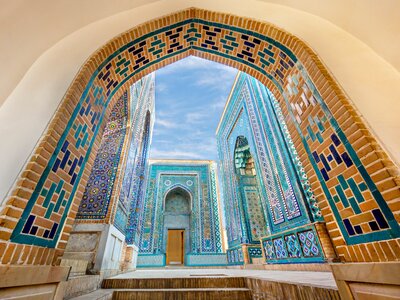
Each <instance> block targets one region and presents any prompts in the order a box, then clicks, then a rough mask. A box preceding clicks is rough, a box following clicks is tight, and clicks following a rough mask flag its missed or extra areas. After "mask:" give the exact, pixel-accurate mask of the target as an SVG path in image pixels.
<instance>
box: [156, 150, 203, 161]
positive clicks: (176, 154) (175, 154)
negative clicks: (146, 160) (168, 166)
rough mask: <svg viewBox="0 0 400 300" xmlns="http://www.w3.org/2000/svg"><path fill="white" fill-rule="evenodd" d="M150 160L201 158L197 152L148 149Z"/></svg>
mask: <svg viewBox="0 0 400 300" xmlns="http://www.w3.org/2000/svg"><path fill="white" fill-rule="evenodd" d="M150 157H151V158H192V159H202V158H203V156H202V155H200V154H199V153H197V152H191V151H180V150H160V149H156V148H151V149H150Z"/></svg>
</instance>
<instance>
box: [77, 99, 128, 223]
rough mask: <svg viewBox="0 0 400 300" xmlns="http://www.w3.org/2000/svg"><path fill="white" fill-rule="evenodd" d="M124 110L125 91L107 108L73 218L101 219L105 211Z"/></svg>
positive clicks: (118, 152)
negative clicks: (102, 129) (104, 121)
mask: <svg viewBox="0 0 400 300" xmlns="http://www.w3.org/2000/svg"><path fill="white" fill-rule="evenodd" d="M127 114H128V96H127V93H125V94H124V96H123V97H121V98H120V99H119V100H118V101H117V102H116V104H115V105H114V107H113V108H112V110H111V114H110V119H109V122H108V123H107V124H106V127H105V129H104V134H103V138H102V140H101V144H100V147H99V150H98V152H97V156H96V159H95V160H94V165H93V168H92V171H91V173H90V176H89V180H88V183H87V184H86V188H85V191H84V193H83V197H82V201H81V203H80V205H79V209H78V214H77V216H76V218H77V219H104V218H105V217H106V215H107V212H108V206H109V203H110V199H111V193H112V191H113V186H114V180H115V176H116V173H117V169H118V164H119V161H120V156H121V151H122V146H123V144H124V140H125V135H126V122H127V117H128V115H127Z"/></svg>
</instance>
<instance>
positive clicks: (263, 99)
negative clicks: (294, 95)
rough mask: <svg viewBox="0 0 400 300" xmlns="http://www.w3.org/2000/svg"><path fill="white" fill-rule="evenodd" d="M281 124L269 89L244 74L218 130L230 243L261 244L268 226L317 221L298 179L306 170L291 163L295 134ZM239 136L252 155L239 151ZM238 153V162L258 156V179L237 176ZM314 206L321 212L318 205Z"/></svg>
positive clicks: (271, 228)
mask: <svg viewBox="0 0 400 300" xmlns="http://www.w3.org/2000/svg"><path fill="white" fill-rule="evenodd" d="M282 123H283V124H284V120H278V119H277V118H276V117H275V112H274V108H273V106H272V103H270V97H269V94H268V90H267V89H266V88H265V87H264V86H262V85H261V84H260V83H259V82H258V81H256V80H255V79H253V78H251V77H250V76H248V75H246V74H245V73H241V74H240V75H239V77H238V79H237V81H236V83H235V86H234V88H233V90H232V94H231V97H230V99H229V102H228V105H227V108H226V113H225V114H224V115H223V117H222V119H221V123H220V126H219V128H218V130H217V145H218V146H217V148H218V154H219V158H220V164H221V166H220V167H221V172H222V174H224V176H223V179H224V180H223V181H222V182H223V191H224V202H225V215H226V220H227V233H228V243H229V246H230V247H234V246H236V245H238V244H239V243H258V242H259V239H260V238H261V237H262V236H266V235H267V234H268V228H269V231H270V232H271V233H277V232H281V231H284V230H287V229H288V228H291V227H296V226H301V225H304V224H307V223H309V222H311V221H312V220H314V219H311V220H310V217H309V214H308V213H307V212H308V211H311V210H312V209H311V206H312V204H311V202H310V201H308V200H309V199H308V198H305V197H304V196H303V194H306V193H305V192H303V190H302V189H303V187H304V185H300V184H299V183H298V182H300V180H298V179H297V178H299V176H301V178H303V179H304V175H305V174H304V171H303V173H300V172H298V170H296V169H295V168H294V167H293V164H291V163H290V161H291V160H298V157H297V155H295V153H293V152H289V151H288V150H287V148H286V142H287V141H288V140H289V141H290V135H288V134H286V136H285V137H284V136H283V135H282V133H281V128H280V126H281V124H282ZM239 139H240V141H241V143H240V147H241V148H240V149H244V148H243V147H248V149H249V150H246V151H249V154H246V153H245V152H243V153H239V152H237V151H236V146H237V140H239ZM246 149H247V148H246ZM234 151H235V163H239V162H240V163H241V164H242V165H244V164H245V163H246V162H245V158H247V159H248V158H249V157H250V158H253V160H254V169H255V174H256V176H255V177H254V178H250V177H249V176H243V175H240V176H239V175H235V174H234V166H233V165H232V164H233V162H232V157H233V152H234ZM292 157H294V158H292ZM278 170H279V172H278ZM308 196H310V195H308ZM308 196H306V197H308ZM241 203H242V204H241ZM314 210H315V211H318V213H319V214H320V212H319V209H318V210H316V209H314ZM267 212H268V213H267ZM312 217H314V215H312ZM266 220H267V222H266Z"/></svg>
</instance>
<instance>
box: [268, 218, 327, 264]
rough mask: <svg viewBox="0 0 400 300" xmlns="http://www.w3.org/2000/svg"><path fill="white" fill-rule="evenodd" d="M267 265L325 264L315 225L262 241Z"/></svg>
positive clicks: (272, 236)
mask: <svg viewBox="0 0 400 300" xmlns="http://www.w3.org/2000/svg"><path fill="white" fill-rule="evenodd" d="M261 245H262V247H263V250H264V254H265V262H267V263H306V262H324V261H325V257H324V253H323V251H322V248H321V246H320V241H319V238H318V234H317V231H316V229H315V227H314V225H307V226H303V227H301V228H297V229H294V230H288V231H286V232H283V233H280V234H274V235H271V236H268V237H265V238H262V239H261Z"/></svg>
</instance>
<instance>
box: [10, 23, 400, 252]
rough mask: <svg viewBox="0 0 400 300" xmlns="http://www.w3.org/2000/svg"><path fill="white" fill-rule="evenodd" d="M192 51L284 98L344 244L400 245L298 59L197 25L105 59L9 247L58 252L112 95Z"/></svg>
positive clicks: (248, 36)
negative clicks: (249, 75)
mask: <svg viewBox="0 0 400 300" xmlns="http://www.w3.org/2000/svg"><path fill="white" fill-rule="evenodd" d="M187 50H194V51H198V52H199V53H206V54H212V55H215V56H216V57H221V58H224V59H228V60H231V61H232V62H234V63H235V64H237V65H238V66H239V65H240V66H246V67H247V68H248V69H249V70H255V71H257V72H259V73H260V74H263V75H264V76H266V77H267V78H269V79H270V80H271V81H272V82H273V83H274V84H275V86H276V88H277V89H278V90H279V91H280V92H281V93H284V96H285V101H286V105H287V106H288V109H289V110H290V116H291V119H292V121H293V122H296V128H297V132H298V134H299V135H300V137H301V139H302V143H303V146H304V147H305V149H306V151H307V154H308V157H309V160H310V161H311V162H312V164H313V168H314V171H315V172H316V174H317V176H318V178H319V181H320V182H321V185H322V188H323V191H324V194H325V196H326V198H327V199H328V201H329V204H330V206H331V209H332V211H333V213H334V215H335V219H336V222H337V223H338V224H339V227H340V231H341V234H342V235H343V237H344V238H345V241H346V243H347V244H357V243H365V242H370V241H378V240H384V239H393V238H396V237H399V235H400V230H399V226H398V224H397V222H396V220H395V218H394V216H393V213H392V212H391V211H390V209H389V207H388V205H387V203H386V202H385V201H384V199H383V197H382V194H381V193H380V192H379V190H378V189H377V187H376V185H375V183H374V182H373V181H372V180H371V177H370V175H369V174H368V173H367V171H366V169H365V167H364V166H363V165H362V163H361V162H360V159H359V157H358V156H357V154H356V152H355V150H354V148H353V146H352V145H351V143H349V141H348V139H347V137H346V136H345V134H344V133H343V131H342V129H341V128H340V127H339V125H338V123H337V121H336V120H335V118H334V117H333V115H332V113H331V112H330V111H329V109H328V108H327V107H326V104H325V103H324V102H323V99H321V96H320V94H319V92H318V90H317V89H316V88H315V86H314V84H313V82H311V80H310V77H309V75H308V74H307V72H306V70H305V69H304V67H303V65H302V64H301V63H300V62H299V61H298V59H297V57H296V56H295V55H294V54H293V53H292V52H291V51H290V50H289V49H288V48H286V47H285V46H283V45H282V44H281V43H279V42H277V41H276V40H274V39H272V38H270V37H268V36H266V35H263V34H260V33H257V32H254V31H252V30H250V29H241V28H240V27H235V26H231V25H226V24H220V23H216V22H210V21H205V20H202V19H199V18H196V17H192V18H188V19H186V20H184V21H181V22H177V23H175V24H173V25H169V26H166V27H163V28H159V29H157V30H155V31H153V32H150V33H147V34H145V35H143V36H141V37H139V38H133V39H131V40H129V41H128V42H127V43H126V44H124V45H123V46H121V47H120V48H119V49H118V50H116V51H115V52H114V53H111V54H110V55H109V56H107V55H106V56H105V58H104V60H102V61H103V62H102V63H101V64H100V65H99V67H98V68H96V69H95V70H94V71H93V75H92V76H91V78H90V80H89V81H88V83H87V84H86V85H85V86H83V87H82V96H81V98H80V99H79V101H77V103H74V104H73V108H72V109H71V110H72V111H71V116H70V118H69V119H68V121H67V122H66V124H67V125H66V127H65V129H63V130H62V132H61V133H60V138H59V139H58V140H57V141H55V142H54V144H55V147H54V150H53V149H52V150H51V151H50V153H49V155H48V158H47V165H46V166H45V168H44V171H43V172H41V173H40V178H39V180H38V183H37V185H36V187H35V189H34V191H33V193H32V194H31V195H30V196H29V200H28V203H27V205H26V208H25V209H24V212H23V214H22V216H21V218H20V219H19V221H18V223H17V225H16V227H15V229H14V231H13V233H12V235H11V238H10V239H11V241H12V242H16V243H23V244H32V245H38V246H46V247H52V248H53V247H55V246H56V244H57V241H58V240H59V237H60V233H61V231H62V228H64V225H65V222H66V219H67V216H68V213H69V211H70V208H71V205H72V203H73V199H74V197H75V194H76V192H77V190H78V187H79V182H80V180H81V177H82V174H83V171H84V169H85V166H86V162H87V161H88V158H89V155H90V153H91V150H92V148H93V145H94V142H95V140H96V138H97V135H98V133H99V132H101V128H102V126H101V124H102V122H103V119H104V116H105V115H106V112H107V111H108V110H107V105H108V104H109V103H110V101H111V99H112V97H113V95H114V94H115V93H116V92H117V91H118V89H119V88H120V87H121V86H123V85H124V84H125V83H126V82H128V80H130V79H131V78H133V77H134V76H135V75H137V74H140V72H142V71H144V70H146V69H147V68H149V67H150V66H153V65H155V64H157V63H159V62H162V61H163V60H165V59H167V58H172V57H174V56H177V55H180V54H183V53H184V52H185V51H187ZM289 78H291V80H292V83H288V82H289ZM282 105H283V104H282ZM69 161H71V164H68V162H69ZM63 162H64V163H63ZM345 169H346V170H347V171H346V176H345V177H344V179H345V180H344V181H343V180H342V181H341V182H339V180H338V179H337V178H336V176H337V175H340V174H341V173H343V171H344V170H345ZM56 208H57V209H56Z"/></svg>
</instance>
